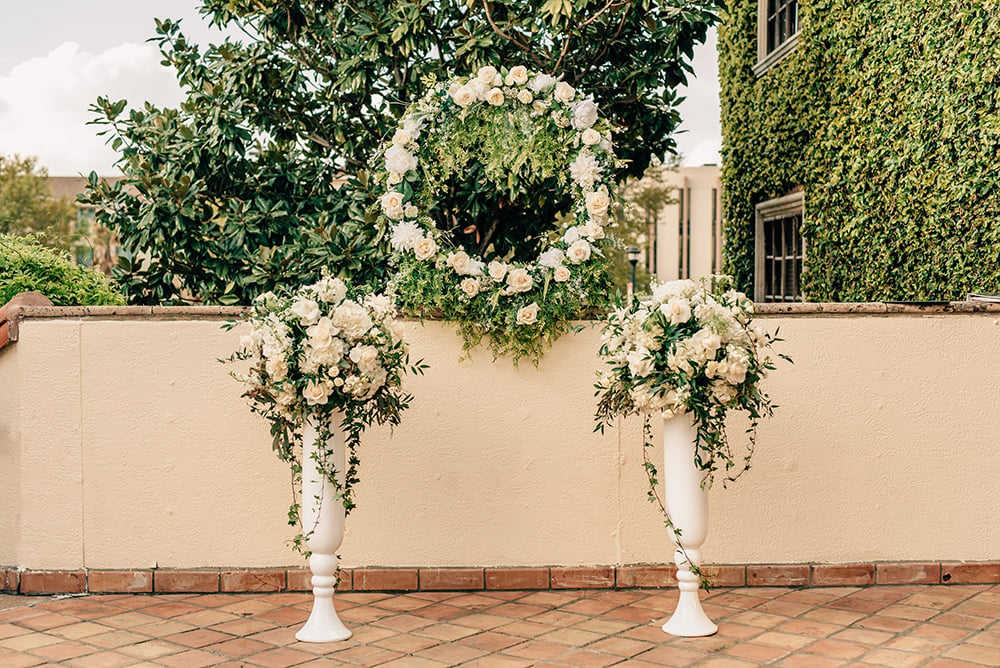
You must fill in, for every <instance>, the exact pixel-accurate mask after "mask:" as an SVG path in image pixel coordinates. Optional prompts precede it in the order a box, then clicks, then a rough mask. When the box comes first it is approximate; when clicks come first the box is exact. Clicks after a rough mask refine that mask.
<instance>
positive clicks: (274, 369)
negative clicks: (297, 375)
mask: <svg viewBox="0 0 1000 668" xmlns="http://www.w3.org/2000/svg"><path fill="white" fill-rule="evenodd" d="M264 368H265V369H266V370H267V375H268V376H270V377H271V380H275V381H277V380H284V379H285V378H287V377H288V362H286V361H285V360H284V359H281V358H275V359H270V360H267V362H265V363H264Z"/></svg>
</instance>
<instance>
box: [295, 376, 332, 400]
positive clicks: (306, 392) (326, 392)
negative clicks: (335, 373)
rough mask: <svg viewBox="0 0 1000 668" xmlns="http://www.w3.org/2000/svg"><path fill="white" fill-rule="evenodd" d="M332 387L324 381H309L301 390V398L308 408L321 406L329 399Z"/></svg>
mask: <svg viewBox="0 0 1000 668" xmlns="http://www.w3.org/2000/svg"><path fill="white" fill-rule="evenodd" d="M331 391H333V387H332V386H331V385H330V383H328V382H326V381H315V380H311V381H309V382H308V383H306V386H305V388H303V390H302V396H303V398H305V400H306V403H307V404H309V405H310V406H322V405H323V404H325V403H326V401H327V399H329V398H330V392H331Z"/></svg>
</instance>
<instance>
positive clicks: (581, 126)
mask: <svg viewBox="0 0 1000 668" xmlns="http://www.w3.org/2000/svg"><path fill="white" fill-rule="evenodd" d="M596 122H597V105H596V104H595V103H594V101H593V100H591V99H590V98H587V99H586V100H580V101H579V102H577V104H576V106H575V107H573V127H574V128H576V129H577V130H585V129H587V128H589V127H590V126H592V125H593V124H594V123H596ZM598 141H600V140H598ZM595 143H596V142H595Z"/></svg>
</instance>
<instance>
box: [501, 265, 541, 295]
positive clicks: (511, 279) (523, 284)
mask: <svg viewBox="0 0 1000 668" xmlns="http://www.w3.org/2000/svg"><path fill="white" fill-rule="evenodd" d="M534 284H535V281H534V279H532V278H531V274H529V273H528V270H527V269H522V268H518V269H511V270H510V272H508V273H507V286H508V287H509V288H510V290H511V292H527V291H528V290H530V289H531V288H532V286H534Z"/></svg>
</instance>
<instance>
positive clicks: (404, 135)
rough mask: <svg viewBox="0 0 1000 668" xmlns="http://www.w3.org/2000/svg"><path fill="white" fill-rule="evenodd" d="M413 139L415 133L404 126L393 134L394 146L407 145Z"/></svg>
mask: <svg viewBox="0 0 1000 668" xmlns="http://www.w3.org/2000/svg"><path fill="white" fill-rule="evenodd" d="M411 141H413V135H411V134H410V133H409V131H407V130H405V129H403V128H400V129H398V130H396V132H395V133H393V135H392V145H393V146H406V145H407V144H409V143H410V142H411Z"/></svg>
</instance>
